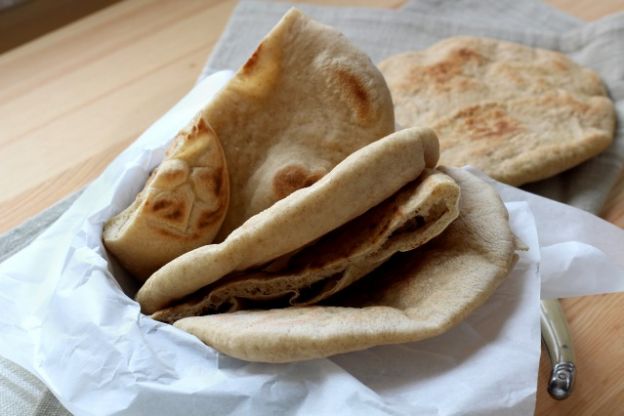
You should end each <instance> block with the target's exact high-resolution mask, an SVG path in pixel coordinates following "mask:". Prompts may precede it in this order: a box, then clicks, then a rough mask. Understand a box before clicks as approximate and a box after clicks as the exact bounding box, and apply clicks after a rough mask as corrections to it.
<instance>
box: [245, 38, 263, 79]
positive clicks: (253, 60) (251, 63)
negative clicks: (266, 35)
mask: <svg viewBox="0 0 624 416" xmlns="http://www.w3.org/2000/svg"><path fill="white" fill-rule="evenodd" d="M262 45H263V43H262V42H261V43H260V44H259V45H258V47H257V48H256V50H255V51H254V53H253V54H252V55H251V56H250V57H249V59H247V62H245V65H243V68H242V69H241V72H242V73H243V74H245V75H249V74H250V73H251V72H252V71H253V70H254V69H255V67H256V66H258V61H259V59H260V51H261V50H262Z"/></svg>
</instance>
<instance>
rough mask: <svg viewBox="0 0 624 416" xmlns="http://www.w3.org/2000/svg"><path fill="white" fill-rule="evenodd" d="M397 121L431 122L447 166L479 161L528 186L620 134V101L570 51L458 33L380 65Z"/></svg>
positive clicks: (499, 175)
mask: <svg viewBox="0 0 624 416" xmlns="http://www.w3.org/2000/svg"><path fill="white" fill-rule="evenodd" d="M379 67H380V69H381V71H382V73H383V74H384V76H385V78H386V80H387V82H388V85H389V88H390V91H391V92H392V97H393V100H394V106H395V112H396V118H397V122H398V123H399V124H400V125H402V126H404V127H408V126H415V125H418V126H430V127H432V128H433V129H434V130H435V131H436V133H438V136H439V139H440V152H441V155H440V163H441V164H442V165H447V166H463V165H465V164H471V165H474V166H477V167H478V168H480V169H481V170H483V171H484V172H486V173H487V174H488V175H490V176H492V177H493V178H495V179H498V180H500V181H502V182H506V183H509V184H512V185H521V184H524V183H527V182H533V181H537V180H540V179H544V178H546V177H549V176H552V175H555V174H557V173H559V172H562V171H564V170H566V169H569V168H571V167H573V166H576V165H578V164H579V163H581V162H583V161H585V160H587V159H589V158H591V157H593V156H595V155H597V154H598V153H600V152H601V151H603V150H604V149H605V148H607V147H608V146H609V144H610V143H611V142H612V140H613V134H614V127H615V112H614V109H613V103H612V102H611V100H610V99H609V98H608V96H607V93H606V90H605V88H604V86H603V85H602V82H601V80H600V78H599V77H598V75H597V74H596V73H595V72H594V71H592V70H590V69H586V68H583V67H581V66H579V65H577V64H575V63H574V62H572V61H571V60H570V59H568V58H567V57H566V56H565V55H563V54H561V53H558V52H553V51H548V50H543V49H536V48H530V47H527V46H523V45H519V44H514V43H509V42H504V41H499V40H495V39H487V38H475V37H456V38H450V39H446V40H444V41H442V42H439V43H437V44H435V45H433V46H431V47H430V48H429V49H426V50H423V51H420V52H408V53H404V54H400V55H395V56H391V57H389V58H387V59H386V60H384V61H383V62H381V63H380V65H379Z"/></svg>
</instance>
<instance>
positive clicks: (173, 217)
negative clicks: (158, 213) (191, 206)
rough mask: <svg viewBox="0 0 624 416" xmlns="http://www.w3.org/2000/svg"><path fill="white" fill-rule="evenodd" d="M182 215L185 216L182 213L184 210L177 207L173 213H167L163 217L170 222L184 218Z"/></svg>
mask: <svg viewBox="0 0 624 416" xmlns="http://www.w3.org/2000/svg"><path fill="white" fill-rule="evenodd" d="M182 215H184V213H183V212H182V210H181V209H180V208H179V207H177V208H175V209H174V210H173V211H171V212H168V213H166V214H165V215H163V216H164V217H165V218H167V219H170V220H179V219H181V218H182Z"/></svg>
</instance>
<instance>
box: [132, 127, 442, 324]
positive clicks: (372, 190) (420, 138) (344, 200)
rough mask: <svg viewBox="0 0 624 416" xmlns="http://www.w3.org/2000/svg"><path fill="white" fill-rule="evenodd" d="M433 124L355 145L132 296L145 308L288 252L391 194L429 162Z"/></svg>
mask: <svg viewBox="0 0 624 416" xmlns="http://www.w3.org/2000/svg"><path fill="white" fill-rule="evenodd" d="M437 158H438V142H437V138H436V137H435V134H434V133H433V131H432V130H430V129H420V128H412V129H406V130H402V131H399V132H396V133H394V134H391V135H390V136H388V137H386V138H384V139H382V140H379V141H376V142H374V143H371V144H369V145H368V146H366V147H364V148H361V149H359V150H357V151H356V152H354V153H352V154H351V155H349V156H348V157H347V158H346V159H344V160H343V161H342V162H340V163H339V164H338V165H337V166H336V167H335V168H334V169H332V171H331V172H330V173H329V174H327V175H325V176H324V177H323V178H322V179H320V180H319V181H318V182H316V183H314V184H313V185H312V186H310V187H307V188H303V189H300V190H298V191H296V192H294V193H292V194H290V195H289V196H288V197H286V198H284V199H282V200H280V201H278V202H276V203H275V204H274V205H272V206H271V207H269V208H267V209H266V210H264V211H262V212H260V213H259V214H257V215H255V216H254V217H252V218H250V219H249V220H247V221H246V222H245V223H244V224H243V225H242V226H240V227H239V228H237V229H236V230H235V231H234V232H232V233H231V234H230V235H229V236H228V238H227V239H226V240H225V241H223V242H222V243H220V244H211V245H207V246H204V247H200V248H198V249H195V250H193V251H191V252H189V253H186V254H183V255H182V256H180V257H178V258H177V259H175V260H173V261H171V262H170V263H168V264H166V265H165V266H163V267H162V268H161V269H160V270H158V271H157V272H156V273H154V274H153V275H152V276H151V277H150V278H149V279H148V280H147V281H146V282H145V284H144V285H143V287H141V289H140V290H139V292H138V293H137V296H136V298H137V300H138V301H139V303H140V304H141V309H142V311H143V312H144V313H153V312H156V311H158V310H160V309H163V308H164V307H166V306H169V305H170V304H171V303H173V302H174V301H175V300H177V299H181V298H183V297H184V296H186V295H189V294H191V293H194V292H195V291H197V290H198V289H200V288H202V287H204V286H206V285H209V284H211V283H213V282H215V281H216V280H218V279H220V278H222V277H223V276H226V275H228V274H230V273H233V272H236V271H243V270H247V269H250V268H251V267H253V266H258V265H262V264H265V263H267V262H269V261H271V260H274V259H276V258H278V257H280V256H284V255H286V254H289V253H292V252H293V251H294V250H298V249H300V248H302V247H303V246H304V245H306V244H308V243H310V242H312V241H314V240H316V239H317V238H319V237H321V236H323V235H325V234H327V233H328V232H330V231H332V230H334V229H336V228H338V227H340V226H341V225H343V224H345V223H347V222H348V221H350V220H352V219H354V218H356V217H358V216H360V215H362V214H363V213H364V212H366V211H367V210H368V209H370V208H372V207H374V206H376V205H378V204H379V203H381V202H382V201H383V200H385V199H387V198H389V197H390V196H391V195H393V194H394V193H396V192H397V191H398V190H399V189H401V188H402V187H403V186H404V185H406V184H407V183H409V182H411V181H413V180H414V179H416V178H417V177H418V176H419V175H420V174H421V173H422V172H423V170H424V169H425V168H426V167H434V166H435V165H436V163H437Z"/></svg>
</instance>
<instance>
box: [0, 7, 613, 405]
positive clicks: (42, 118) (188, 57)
mask: <svg viewBox="0 0 624 416" xmlns="http://www.w3.org/2000/svg"><path fill="white" fill-rule="evenodd" d="M314 2H316V3H322V4H352V5H369V6H381V7H391V8H396V7H399V6H400V5H401V4H402V3H403V1H402V0H316V1H314ZM549 2H550V3H551V4H552V5H554V6H556V7H559V8H561V9H563V10H565V11H568V12H569V13H571V14H574V15H576V16H578V17H580V18H584V19H587V20H592V19H597V18H600V17H602V16H604V15H606V14H609V13H613V12H616V11H618V10H622V9H624V7H623V6H622V3H621V0H582V1H577V0H550V1H549ZM235 4H236V2H235V1H234V0H202V1H199V0H197V1H191V0H188V1H173V0H171V1H158V2H153V1H147V0H127V1H124V2H121V3H119V4H116V5H114V6H111V7H109V8H107V9H104V10H102V11H100V12H98V13H96V14H94V15H91V16H89V17H87V18H85V19H82V20H80V21H78V22H76V23H74V24H72V25H69V26H66V27H64V28H62V29H60V30H57V31H55V32H52V33H50V34H48V35H46V36H44V37H42V38H39V39H37V40H35V41H33V42H30V43H28V44H26V45H24V46H22V47H20V48H18V49H15V50H12V51H10V52H8V53H5V54H4V55H0V189H1V190H2V192H1V193H0V212H1V213H2V215H1V216H0V233H1V232H3V231H7V230H9V229H10V228H12V227H14V226H16V225H18V224H20V223H21V222H22V221H24V220H25V219H27V218H28V217H30V216H32V215H34V214H36V213H38V212H40V211H41V210H43V209H44V208H46V207H47V206H49V205H51V204H53V203H54V202H55V201H58V200H60V199H62V198H63V197H64V196H66V195H68V194H70V193H72V192H73V191H75V190H77V189H80V188H81V187H83V186H84V185H85V184H87V183H88V182H89V181H91V180H92V179H93V178H94V177H96V176H97V175H98V174H99V173H100V172H101V171H102V169H103V168H104V167H105V166H106V165H107V164H108V163H109V162H110V161H111V160H112V159H113V158H114V157H115V156H116V155H117V154H118V153H119V152H121V151H122V150H123V149H124V148H125V147H126V146H128V145H129V144H130V142H132V141H133V140H134V139H135V138H136V137H137V136H138V135H139V134H140V133H141V132H142V131H143V130H144V129H145V128H146V127H148V126H149V125H150V124H151V123H152V122H153V121H154V120H156V119H157V118H158V117H159V116H161V115H162V114H163V113H164V112H165V111H166V110H167V109H168V108H170V107H171V106H172V105H173V104H174V103H175V102H176V101H177V100H179V99H180V98H181V97H182V96H183V95H184V94H185V93H186V92H187V91H188V90H189V89H190V88H191V87H192V85H193V83H194V81H195V79H196V77H197V75H198V73H199V71H200V69H201V68H202V65H203V63H204V61H205V60H206V57H207V56H208V55H209V54H210V51H211V49H212V48H213V46H214V44H215V42H216V40H217V39H218V38H219V36H220V34H221V32H222V31H223V29H224V26H225V24H226V22H227V20H228V17H229V15H230V13H231V12H232V9H233V7H234V6H235ZM602 216H603V217H604V218H606V219H607V220H609V221H611V222H613V223H615V224H617V225H619V226H620V227H624V178H621V179H620V181H619V183H618V185H617V186H616V187H615V189H614V190H613V192H612V194H611V196H610V198H609V202H608V204H607V205H606V207H605V210H604V212H603V213H602ZM563 306H564V308H565V311H566V314H567V316H568V319H569V323H570V327H571V331H572V335H573V337H574V340H575V347H576V352H577V360H578V363H577V364H578V380H577V385H576V389H575V391H574V394H573V395H572V397H570V398H569V399H568V400H566V401H563V402H556V401H554V400H552V399H551V398H550V397H549V396H548V394H547V393H546V389H545V386H546V381H547V377H548V368H547V361H548V360H547V358H546V355H545V354H542V357H543V359H542V363H541V367H540V373H539V386H538V397H537V411H536V413H537V414H538V415H547V414H548V415H569V414H574V415H580V414H587V415H615V414H622V412H623V411H624V410H622V404H624V383H622V382H621V381H620V380H621V378H622V377H624V325H623V324H622V321H621V317H624V294H615V295H603V296H588V297H582V298H576V299H568V300H565V301H564V302H563Z"/></svg>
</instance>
